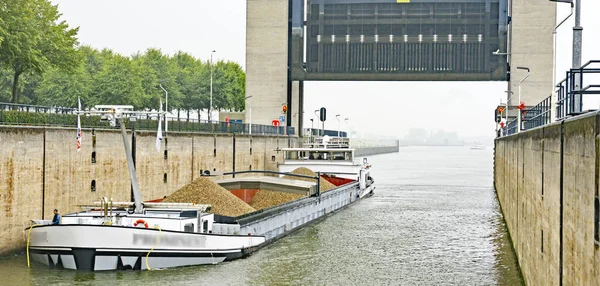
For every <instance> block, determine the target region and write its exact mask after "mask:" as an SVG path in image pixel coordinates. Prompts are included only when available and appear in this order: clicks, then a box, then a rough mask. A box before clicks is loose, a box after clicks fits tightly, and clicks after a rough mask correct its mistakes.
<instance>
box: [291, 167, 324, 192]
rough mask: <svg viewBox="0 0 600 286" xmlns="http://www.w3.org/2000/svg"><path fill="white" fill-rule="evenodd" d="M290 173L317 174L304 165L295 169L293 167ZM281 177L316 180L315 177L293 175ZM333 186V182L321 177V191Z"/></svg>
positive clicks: (314, 181) (314, 175)
mask: <svg viewBox="0 0 600 286" xmlns="http://www.w3.org/2000/svg"><path fill="white" fill-rule="evenodd" d="M290 173H292V174H295V175H304V176H313V177H316V176H317V173H315V172H313V171H311V170H310V169H308V168H305V167H300V168H297V169H295V170H294V171H292V172H290ZM283 177H284V178H285V179H292V180H300V181H307V182H313V183H316V182H317V180H315V179H309V178H300V177H293V176H283ZM333 188H335V185H334V184H332V183H330V182H329V181H327V180H325V179H323V178H321V187H320V190H321V192H326V191H329V190H331V189H333Z"/></svg>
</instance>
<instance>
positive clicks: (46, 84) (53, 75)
mask: <svg viewBox="0 0 600 286" xmlns="http://www.w3.org/2000/svg"><path fill="white" fill-rule="evenodd" d="M90 81H91V79H90V75H89V73H88V72H87V71H86V70H85V67H84V65H83V63H82V64H80V65H79V67H77V69H75V70H74V71H73V72H70V73H65V72H62V71H61V70H60V69H59V68H51V69H49V70H48V71H46V72H45V73H44V76H43V80H42V81H41V82H40V84H39V85H38V86H37V88H36V90H35V93H36V94H37V96H38V98H39V104H41V105H49V106H64V107H68V106H77V99H78V98H81V99H82V101H83V102H84V103H87V102H88V95H89V94H90V91H91V82H90Z"/></svg>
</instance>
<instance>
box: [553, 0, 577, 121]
mask: <svg viewBox="0 0 600 286" xmlns="http://www.w3.org/2000/svg"><path fill="white" fill-rule="evenodd" d="M553 2H563V1H553ZM563 3H569V4H571V13H569V15H568V16H567V17H566V18H564V19H563V20H562V21H560V23H558V25H556V26H555V27H554V30H552V40H553V41H554V50H553V55H552V90H551V91H550V94H552V100H551V102H552V103H551V105H552V107H551V109H550V122H555V121H556V101H558V98H557V96H556V87H555V86H554V83H555V82H556V30H558V27H560V26H561V25H562V24H563V23H564V22H565V21H567V19H569V18H570V17H571V16H572V15H573V8H574V5H573V1H564V2H563Z"/></svg>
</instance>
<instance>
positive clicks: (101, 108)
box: [76, 105, 165, 214]
mask: <svg viewBox="0 0 600 286" xmlns="http://www.w3.org/2000/svg"><path fill="white" fill-rule="evenodd" d="M94 108H95V109H96V110H90V111H82V110H78V111H76V113H77V114H92V115H100V121H101V122H109V123H110V126H113V127H115V126H117V124H119V125H120V127H121V135H122V137H123V146H124V147H125V154H126V156H127V166H128V167H129V177H130V179H131V187H132V189H133V199H134V202H135V213H138V214H139V213H142V212H143V206H142V193H141V192H140V186H139V184H138V180H137V176H136V172H135V167H134V166H133V156H132V154H131V148H130V147H129V141H128V140H127V130H126V127H125V124H124V121H123V120H124V119H125V118H130V120H135V118H137V116H138V115H149V114H158V115H159V119H158V120H160V115H162V114H165V112H162V111H161V112H153V111H133V106H132V105H96V106H94Z"/></svg>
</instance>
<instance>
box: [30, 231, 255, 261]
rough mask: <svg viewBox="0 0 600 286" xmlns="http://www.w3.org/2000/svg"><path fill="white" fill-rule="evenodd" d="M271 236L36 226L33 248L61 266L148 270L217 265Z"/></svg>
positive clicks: (33, 252) (43, 258)
mask: <svg viewBox="0 0 600 286" xmlns="http://www.w3.org/2000/svg"><path fill="white" fill-rule="evenodd" d="M27 231H29V230H27ZM265 240H266V239H265V237H264V236H249V235H245V236H244V235H218V234H206V233H182V232H175V231H161V230H158V229H153V228H133V227H122V226H108V225H47V226H40V227H34V228H33V229H32V230H31V236H30V246H29V252H30V256H31V259H32V260H34V261H38V262H41V263H44V264H46V265H49V266H51V267H57V268H67V269H74V270H92V271H100V270H119V269H136V270H143V269H148V267H150V268H151V269H154V268H169V267H178V266H189V265H200V264H216V263H219V262H222V261H225V260H232V259H236V258H240V257H244V256H246V255H248V254H250V253H251V252H252V251H253V250H254V248H256V247H258V246H259V245H260V244H262V243H264V242H265Z"/></svg>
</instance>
